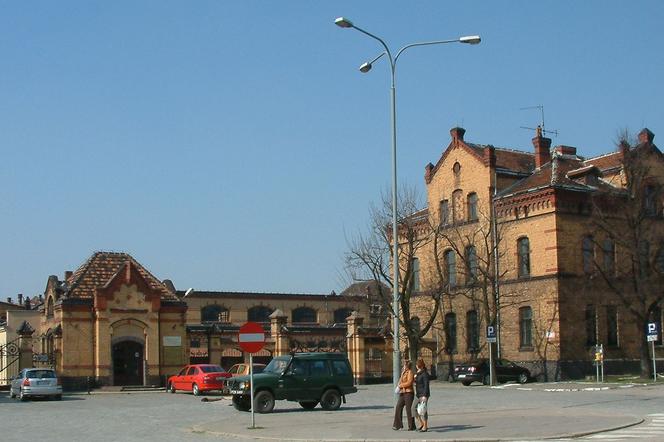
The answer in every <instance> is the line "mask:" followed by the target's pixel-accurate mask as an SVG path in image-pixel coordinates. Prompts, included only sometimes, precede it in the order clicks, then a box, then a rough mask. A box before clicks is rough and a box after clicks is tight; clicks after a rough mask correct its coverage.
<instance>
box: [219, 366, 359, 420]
mask: <svg viewBox="0 0 664 442" xmlns="http://www.w3.org/2000/svg"><path fill="white" fill-rule="evenodd" d="M249 388H250V385H249V376H239V377H235V378H232V379H229V380H228V381H227V388H226V391H227V392H228V393H230V394H232V395H233V405H234V406H235V408H236V409H238V410H241V411H248V410H250V409H251V400H250V391H249ZM356 392H357V388H355V386H354V385H353V373H352V371H351V369H350V363H349V362H348V358H347V357H346V355H345V354H342V353H293V354H291V355H286V356H277V357H276V358H274V359H272V361H271V362H270V363H269V364H268V365H267V367H265V369H264V370H263V372H262V373H258V374H254V411H256V412H258V413H269V412H271V411H272V409H273V408H274V401H275V400H284V399H285V400H287V401H297V402H299V403H300V405H301V406H302V407H303V408H306V409H307V410H310V409H313V408H315V407H316V405H318V403H319V402H320V406H321V407H322V408H323V409H324V410H336V409H338V408H339V407H340V406H341V402H342V401H343V402H344V403H345V402H346V395H347V394H348V393H356Z"/></svg>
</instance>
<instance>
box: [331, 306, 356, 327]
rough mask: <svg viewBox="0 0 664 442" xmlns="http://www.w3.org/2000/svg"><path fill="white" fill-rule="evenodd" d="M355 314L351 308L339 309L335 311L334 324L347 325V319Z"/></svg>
mask: <svg viewBox="0 0 664 442" xmlns="http://www.w3.org/2000/svg"><path fill="white" fill-rule="evenodd" d="M351 313H353V309H351V308H338V309H336V310H335V311H334V323H335V324H345V323H346V319H348V317H349V316H350V314H351Z"/></svg>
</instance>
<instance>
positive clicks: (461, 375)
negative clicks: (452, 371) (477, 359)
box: [457, 374, 466, 379]
mask: <svg viewBox="0 0 664 442" xmlns="http://www.w3.org/2000/svg"><path fill="white" fill-rule="evenodd" d="M457 377H458V378H459V379H463V378H465V377H466V375H465V374H460V375H459V376H457Z"/></svg>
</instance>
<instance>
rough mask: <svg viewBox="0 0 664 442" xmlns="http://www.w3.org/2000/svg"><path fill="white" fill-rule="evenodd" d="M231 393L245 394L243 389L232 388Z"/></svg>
mask: <svg viewBox="0 0 664 442" xmlns="http://www.w3.org/2000/svg"><path fill="white" fill-rule="evenodd" d="M229 393H230V394H244V391H242V390H230V391H229Z"/></svg>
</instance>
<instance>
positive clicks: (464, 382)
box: [461, 381, 472, 387]
mask: <svg viewBox="0 0 664 442" xmlns="http://www.w3.org/2000/svg"><path fill="white" fill-rule="evenodd" d="M461 383H462V384H463V385H465V386H466V387H468V386H470V384H471V383H472V382H469V381H463V382H461Z"/></svg>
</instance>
